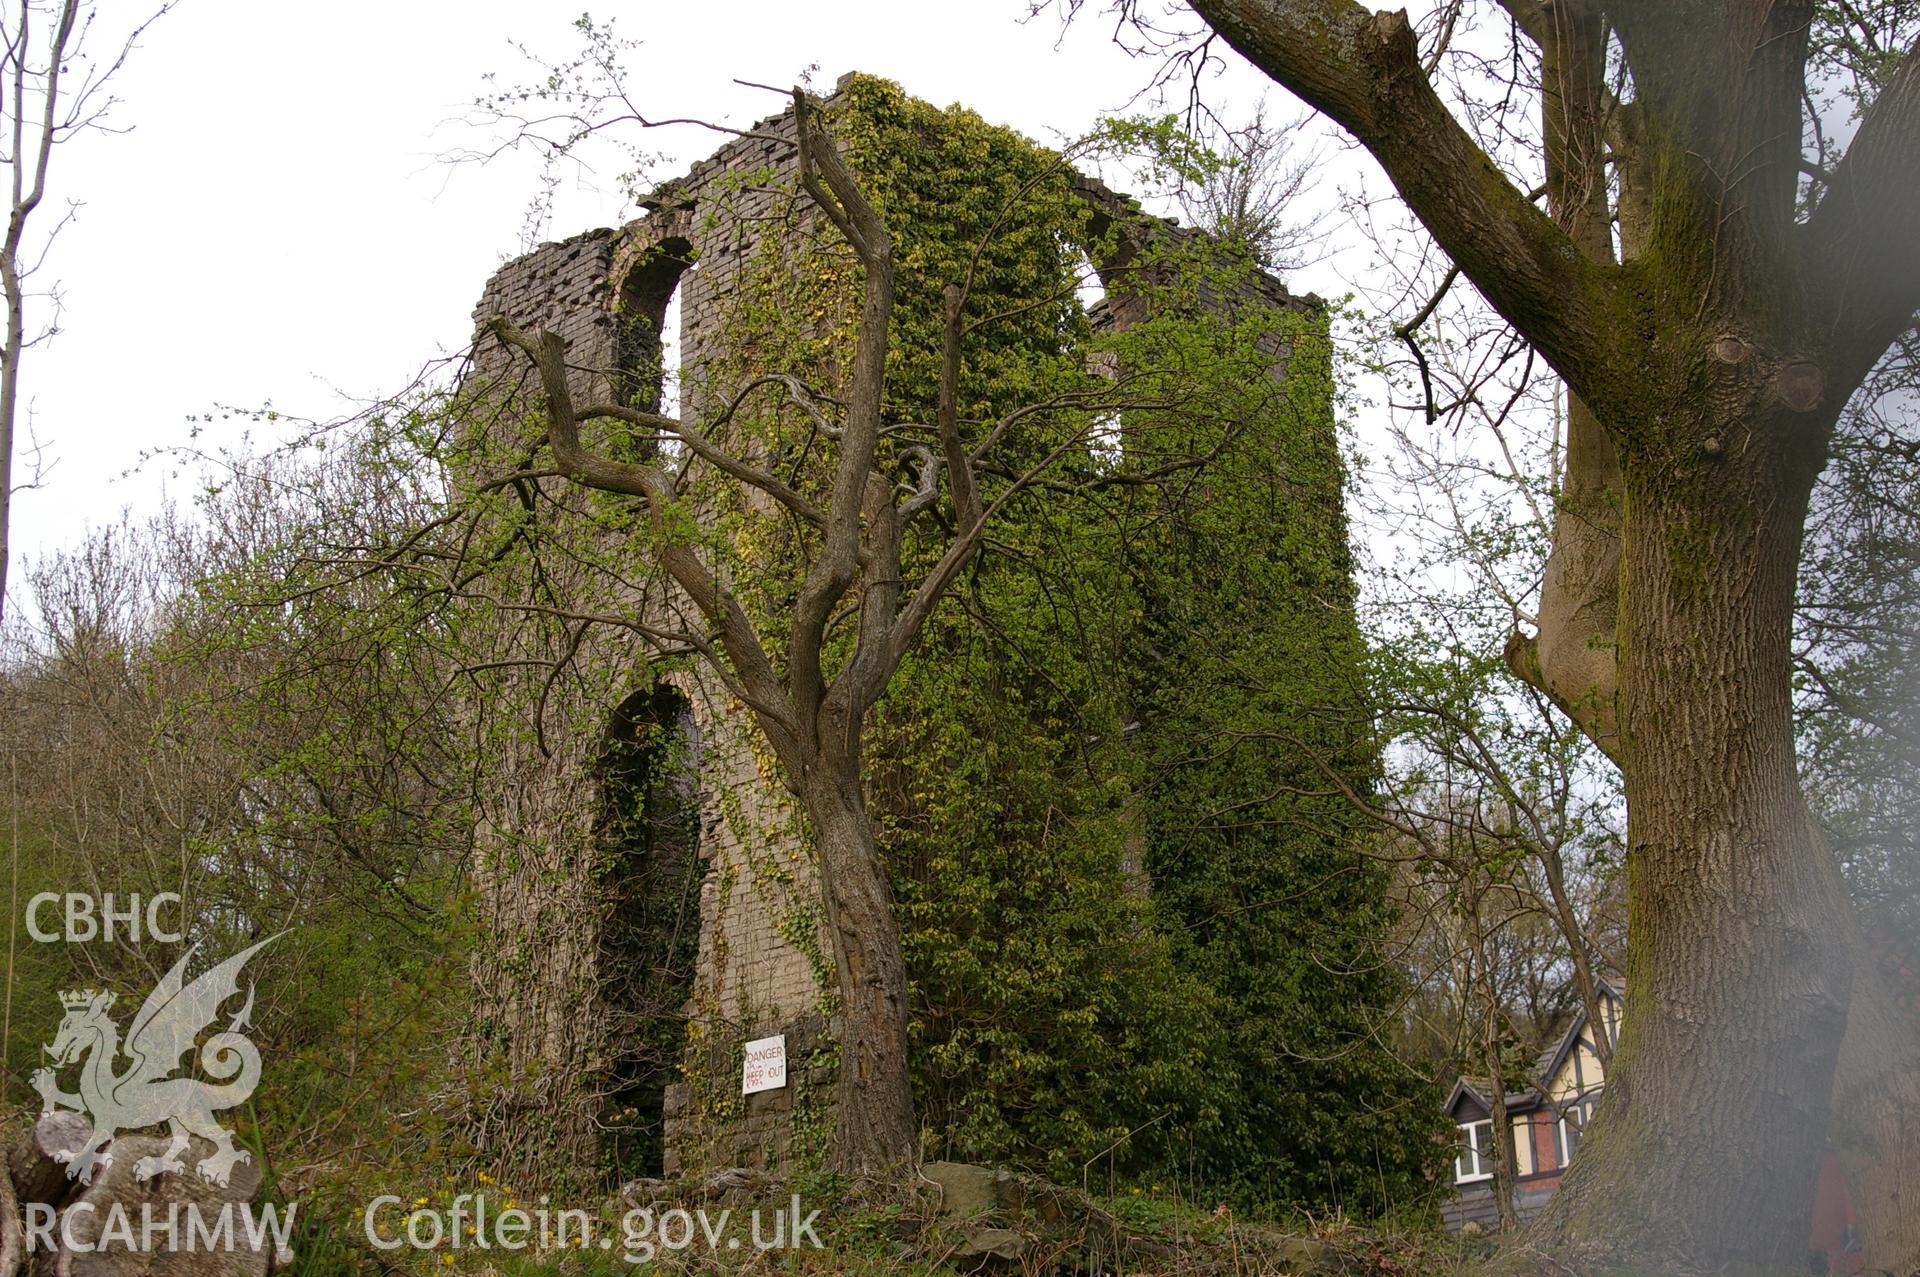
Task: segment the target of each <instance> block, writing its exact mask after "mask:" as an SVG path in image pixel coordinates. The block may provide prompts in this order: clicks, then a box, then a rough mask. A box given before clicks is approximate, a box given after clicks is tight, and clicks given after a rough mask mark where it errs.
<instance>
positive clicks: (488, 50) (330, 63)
mask: <svg viewBox="0 0 1920 1277" xmlns="http://www.w3.org/2000/svg"><path fill="white" fill-rule="evenodd" d="M100 7H101V10H102V13H101V23H102V25H103V26H106V25H109V24H112V23H116V22H118V23H122V24H124V23H131V22H132V21H134V20H135V19H136V18H137V17H138V16H139V15H140V14H142V13H143V12H144V11H145V10H146V9H147V8H148V7H150V6H149V0H102V3H101V6H100ZM1026 7H1027V6H1026V4H1025V3H1024V0H977V2H976V3H975V4H972V5H969V6H967V8H966V11H965V12H958V11H956V8H955V6H953V5H951V4H939V5H936V4H933V3H927V2H924V0H891V3H884V2H875V0H831V2H823V3H811V4H800V3H794V2H793V0H784V2H781V0H750V2H748V0H710V2H709V3H705V4H701V3H687V2H686V0H676V2H675V3H661V2H659V0H640V2H638V3H634V2H631V0H629V2H628V3H625V4H613V3H608V4H603V5H601V6H599V7H598V8H596V9H595V10H594V12H595V16H596V17H607V16H611V17H614V18H616V19H617V20H618V22H619V25H620V28H621V29H622V30H623V31H624V32H625V33H626V34H628V35H632V36H637V37H641V38H643V39H644V40H645V45H644V47H643V48H642V49H641V50H640V51H639V53H638V54H637V55H636V56H635V58H634V60H633V65H632V68H631V69H632V71H633V73H634V75H633V78H634V81H635V82H636V84H637V86H638V88H639V91H640V95H641V96H642V97H643V98H644V104H645V105H646V106H647V107H648V108H649V109H658V110H662V111H665V112H669V113H671V114H675V115H699V116H703V117H707V118H716V119H730V120H732V121H735V122H742V123H744V122H749V121H751V120H753V119H756V118H758V117H760V116H762V115H765V114H769V113H771V111H772V110H774V109H777V103H775V102H774V101H773V100H772V99H771V98H770V97H769V96H768V95H766V94H764V93H756V92H753V91H750V90H747V89H742V88H740V87H738V86H737V85H735V84H733V83H732V81H733V79H734V78H735V77H738V78H741V79H746V80H754V81H760V82H763V83H770V84H790V83H792V82H793V81H794V79H795V77H796V76H798V75H800V74H801V73H802V72H803V71H805V70H806V69H807V68H808V67H809V66H812V65H815V64H818V66H819V72H818V76H817V79H816V83H818V84H821V85H823V86H825V85H831V83H832V81H833V80H834V78H835V77H837V76H838V75H840V74H841V73H843V72H845V71H848V70H863V71H870V72H874V73H878V74H882V75H886V76H889V77H891V78H894V79H896V80H899V81H900V82H901V83H902V84H903V85H905V87H906V88H907V89H908V91H910V92H912V93H914V94H916V95H917V96H920V97H923V98H927V99H929V100H932V101H934V102H938V103H942V104H944V103H948V102H955V101H958V102H963V103H965V104H967V105H969V106H972V107H974V108H975V109H977V110H978V111H980V112H981V113H982V114H983V115H985V116H986V117H987V118H989V119H991V120H994V121H996V122H1001V123H1005V124H1009V125H1012V126H1014V127H1016V128H1019V129H1020V130H1022V131H1023V132H1025V133H1027V134H1029V135H1030V136H1034V137H1036V138H1041V139H1047V138H1051V137H1054V136H1058V135H1067V136H1072V135H1076V134H1078V133H1080V132H1082V131H1084V130H1085V129H1086V128H1087V126H1088V125H1090V124H1091V123H1092V121H1093V120H1094V119H1095V118H1096V116H1098V115H1099V114H1100V113H1102V112H1106V111H1112V110H1115V109H1118V108H1121V107H1123V106H1125V105H1126V104H1127V99H1128V98H1129V97H1130V96H1131V95H1132V94H1133V93H1134V92H1135V91H1136V90H1138V89H1140V88H1142V87H1143V86H1144V85H1145V84H1146V83H1147V82H1148V81H1149V80H1150V78H1151V76H1152V71H1153V66H1152V65H1151V64H1150V63H1148V62H1145V61H1141V60H1136V59H1131V58H1129V57H1128V56H1126V55H1125V54H1124V53H1123V52H1121V51H1120V50H1119V49H1117V48H1116V47H1114V45H1113V44H1112V43H1111V42H1110V41H1109V40H1108V34H1109V30H1110V27H1109V24H1108V23H1106V22H1100V21H1093V20H1087V21H1082V22H1081V23H1079V24H1078V25H1077V26H1076V27H1075V28H1074V29H1072V30H1071V31H1069V32H1067V33H1066V34H1065V36H1064V38H1063V36H1062V32H1061V30H1060V27H1059V23H1058V22H1057V20H1055V19H1054V18H1052V17H1050V16H1046V17H1041V18H1037V19H1033V20H1031V21H1026V22H1024V23H1023V22H1022V18H1023V16H1024V14H1025V12H1026ZM580 9H581V3H580V0H569V3H566V4H545V3H539V2H537V0H536V2H535V3H527V2H526V0H518V2H517V3H505V2H503V0H384V2H376V0H333V2H332V3H329V4H324V5H323V4H306V3H284V2H282V3H262V0H184V2H183V3H182V4H181V5H180V7H179V8H178V10H176V11H175V12H174V13H172V14H170V15H169V16H167V17H166V18H164V19H163V20H161V21H160V22H159V23H158V24H157V25H155V26H154V27H153V29H152V30H151V32H150V33H149V35H148V36H147V38H146V39H145V41H144V42H143V44H142V47H141V48H140V49H139V50H138V52H137V53H136V55H135V56H134V58H133V60H132V61H131V62H130V63H129V65H128V66H127V67H126V69H125V70H124V72H123V73H122V75H121V77H120V79H119V80H118V81H117V89H118V96H119V97H120V98H121V99H122V102H121V105H119V106H118V107H117V108H116V114H115V119H116V120H117V122H118V123H119V124H121V125H123V126H124V125H130V126H132V132H130V133H127V134H125V135H123V136H113V137H102V136H88V137H86V138H84V139H83V140H81V141H80V142H78V143H76V144H74V145H73V146H71V147H69V148H67V149H65V150H64V151H61V152H59V153H57V154H56V157H55V161H54V163H55V168H54V172H53V175H52V186H53V195H52V199H53V200H59V199H62V198H71V199H76V200H79V201H82V202H83V203H84V207H83V208H82V209H81V210H80V211H79V215H78V218H77V220H76V221H75V222H74V223H73V224H72V225H71V226H69V227H68V228H67V229H66V231H65V232H64V233H63V234H62V236H61V239H60V241H59V243H58V244H57V245H56V247H55V253H54V257H53V259H52V261H51V264H50V265H49V267H48V269H47V271H46V275H45V281H44V282H50V281H52V280H55V279H57V280H58V281H59V284H60V288H61V292H62V295H63V298H64V304H65V308H64V314H63V319H62V331H61V332H60V334H59V335H58V337H57V338H56V339H55V340H54V341H53V342H52V343H51V344H50V345H48V346H45V347H43V348H40V349H36V350H33V351H30V352H29V354H28V360H29V362H28V364H27V367H26V370H25V374H24V383H23V384H24V396H25V400H26V402H28V403H30V405H31V409H32V426H33V429H34V431H35V433H36V435H37V436H38V438H39V439H40V440H41V441H42V442H43V443H44V444H45V445H46V449H47V451H46V459H47V460H48V461H49V462H51V463H52V469H51V471H50V473H49V474H47V476H46V478H45V482H44V485H43V487H42V488H40V489H39V490H36V491H31V492H24V493H22V494H21V495H20V497H19V499H18V503H17V506H16V513H15V526H14V536H15V547H16V559H15V561H16V563H17V562H18V561H19V557H18V556H22V555H24V556H28V557H31V556H33V555H35V554H37V553H39V552H41V551H43V550H46V549H50V548H54V547H56V546H61V545H68V544H71V543H73V542H74V541H75V540H76V539H77V538H78V537H79V536H80V535H82V533H83V531H84V529H85V528H86V527H87V526H88V525H93V526H98V525H100V524H103V523H106V522H110V521H112V520H113V519H115V518H116V517H117V516H118V514H119V511H120V510H121V508H122V507H132V508H134V509H135V510H136V511H140V510H147V509H151V508H152V507H153V506H154V505H155V504H156V503H157V502H158V501H159V500H160V499H161V493H162V489H163V486H166V480H165V472H166V469H167V467H165V466H164V465H159V464H155V465H149V466H147V467H145V468H144V469H143V470H142V471H141V473H140V474H138V475H137V476H135V477H133V478H128V479H123V478H121V476H122V475H123V473H124V472H126V471H128V470H129V469H130V468H132V467H134V466H136V464H137V463H138V461H139V457H140V454H141V452H142V450H143V449H148V448H153V447H156V446H162V445H167V444H173V443H179V442H181V441H183V440H184V438H185V436H186V429H187V427H186V418H187V417H188V415H189V414H193V413H199V412H203V411H205V410H207V409H208V408H209V407H210V406H212V405H214V404H216V403H224V404H237V405H257V404H262V403H265V402H267V401H269V400H270V401H272V402H273V403H274V405H275V406H277V407H279V408H281V409H283V410H286V411H289V412H293V413H296V414H301V415H311V416H329V415H333V414H334V413H337V412H338V411H339V410H340V408H341V406H342V404H341V401H340V400H339V399H338V398H337V397H336V394H337V393H338V392H344V393H347V394H351V395H357V396H367V397H371V396H376V395H378V394H381V393H383V392H388V391H392V390H395V389H397V388H398V387H399V386H401V385H403V384H404V382H405V381H406V379H407V378H408V376H409V375H410V374H411V373H412V372H413V371H414V370H415V369H417V368H418V367H419V366H420V365H421V364H422V363H424V362H425V361H426V360H428V359H430V358H432V357H433V356H434V355H435V354H436V353H438V352H444V351H450V350H455V349H457V348H459V347H460V346H461V345H462V344H463V343H464V342H465V340H466V339H467V337H468V334H469V331H470V324H471V318H470V313H471V309H472V306H473V303H474V301H475V299H476V298H477V297H478V295H479V291H480V288H481V285H482V284H483V283H484V282H485V280H486V278H487V276H488V274H489V273H490V272H491V271H492V270H493V269H494V267H495V266H496V265H498V264H499V262H501V261H502V260H504V259H505V258H507V257H509V256H512V255H513V254H514V253H515V252H516V251H518V241H519V236H520V232H521V227H522V221H523V215H524V212H525V209H526V206H527V201H528V199H529V197H530V196H531V195H532V194H533V193H534V190H535V185H536V184H535V169H534V167H533V164H532V161H531V159H524V160H512V161H503V162H500V163H498V164H495V165H491V166H488V167H486V168H479V167H474V166H465V165H463V166H450V165H449V164H447V163H445V162H443V161H442V159H441V158H440V157H441V156H442V155H444V154H446V153H447V152H449V151H451V150H454V149H457V148H459V147H461V146H463V145H473V144H475V143H477V142H479V141H481V140H484V139H483V137H482V135H479V134H476V133H475V132H474V131H473V130H471V129H470V128H467V127H464V126H462V125H461V124H460V123H458V122H457V117H459V116H460V115H461V113H462V111H463V109H464V108H465V107H466V106H467V105H468V104H470V103H471V102H472V100H473V98H474V96H475V95H476V94H477V93H478V92H480V91H481V90H482V88H483V76H484V75H485V74H486V73H488V72H498V73H500V75H501V77H502V79H503V80H507V81H518V80H520V79H524V78H526V74H527V71H528V67H527V64H526V63H525V62H524V61H523V60H522V59H521V57H520V55H519V54H517V53H516V52H515V51H514V49H513V48H512V42H513V41H516V40H519V41H524V42H526V43H528V44H529V45H531V46H533V47H534V48H536V49H537V50H539V51H542V52H546V53H551V54H553V55H555V56H562V55H565V54H568V53H571V52H572V51H573V50H574V49H576V48H577V47H578V41H577V39H576V36H575V33H574V31H573V30H572V27H571V23H572V21H573V19H574V18H575V17H577V16H578V14H579V13H580ZM1264 87H1265V86H1264V83H1263V82H1262V81H1261V80H1259V78H1258V77H1257V76H1255V75H1254V74H1253V73H1252V72H1251V71H1238V72H1233V73H1229V74H1228V76H1227V77H1226V79H1225V80H1224V81H1222V82H1220V83H1219V84H1218V85H1217V86H1216V93H1217V96H1218V99H1219V100H1223V101H1237V102H1240V103H1242V104H1250V103H1251V102H1252V101H1253V100H1254V99H1255V98H1256V97H1257V96H1259V94H1260V93H1261V92H1262V91H1263V89H1264ZM1275 99H1276V102H1280V103H1283V104H1284V105H1285V106H1286V108H1287V110H1288V111H1291V110H1292V109H1294V108H1293V106H1292V104H1291V103H1285V102H1284V99H1283V98H1282V97H1281V95H1279V94H1278V93H1277V91H1276V93H1275ZM650 140H653V141H657V144H658V145H661V146H663V147H671V148H675V149H677V150H679V151H680V152H681V153H682V154H683V155H684V156H685V157H686V158H688V159H692V158H696V157H698V156H700V155H704V154H706V153H707V152H709V151H711V150H712V149H713V148H714V146H715V145H716V139H714V138H713V136H712V135H711V134H703V133H695V132H687V133H683V134H678V135H674V136H664V137H663V136H661V135H658V134H656V135H654V139H650ZM672 171H674V170H672V169H669V170H667V172H666V173H663V176H665V175H669V174H670V173H671V172H672ZM610 185H611V184H609V186H610ZM48 211H49V212H50V213H52V214H54V215H55V216H57V213H58V209H57V208H51V209H49V210H48ZM620 212H621V210H620V207H619V202H618V197H617V195H615V194H614V193H613V192H612V191H611V190H610V189H609V190H608V191H607V192H605V193H596V192H593V191H588V190H581V189H569V190H567V191H566V192H564V195H563V202H562V203H561V205H560V208H559V211H558V216H557V217H556V219H555V222H554V224H553V232H554V236H555V237H556V238H562V237H564V236H566V235H569V234H572V233H574V232H575V231H578V230H584V229H587V228H589V227H592V226H598V225H607V224H612V223H613V222H614V221H615V219H616V218H618V217H619V215H620ZM48 220H49V221H51V220H53V219H52V218H51V217H49V219H48ZM1300 286H1301V287H1302V288H1312V287H1319V288H1321V289H1322V290H1323V291H1332V292H1339V291H1341V288H1340V285H1339V283H1338V281H1337V280H1336V279H1333V278H1332V277H1331V276H1326V277H1324V278H1314V277H1311V276H1309V277H1307V278H1306V279H1304V281H1302V282H1301V285H1300ZM42 314H43V315H44V314H45V311H44V309H43V311H42ZM236 430H237V427H236ZM23 446H24V439H23ZM21 464H22V465H23V466H24V465H26V464H27V461H26V459H23V460H22V463H21ZM171 486H172V488H173V489H174V490H175V492H176V494H179V493H182V492H184V491H185V486H184V485H183V484H182V483H181V482H178V481H176V482H173V483H172V484H171Z"/></svg>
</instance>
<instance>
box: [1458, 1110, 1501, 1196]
mask: <svg viewBox="0 0 1920 1277" xmlns="http://www.w3.org/2000/svg"><path fill="white" fill-rule="evenodd" d="M1492 1178H1493V1123H1492V1122H1462V1123H1460V1151H1459V1153H1458V1154H1457V1155H1456V1156H1455V1157H1454V1159H1453V1182H1454V1183H1456V1184H1472V1183H1475V1182H1476V1181H1479V1180H1483V1179H1492Z"/></svg>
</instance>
